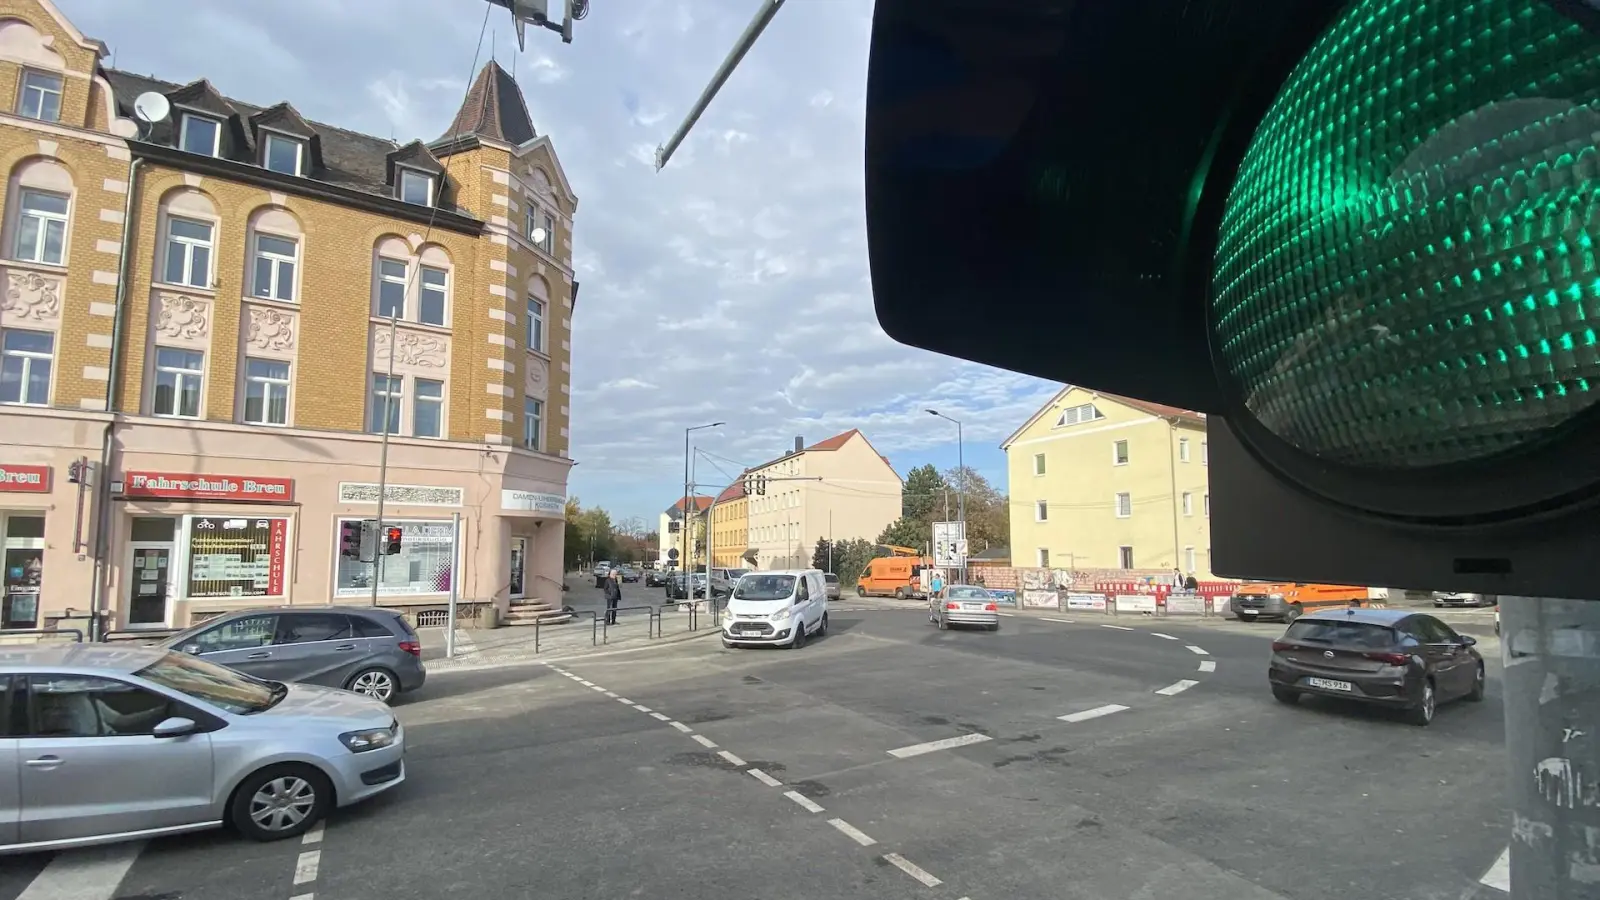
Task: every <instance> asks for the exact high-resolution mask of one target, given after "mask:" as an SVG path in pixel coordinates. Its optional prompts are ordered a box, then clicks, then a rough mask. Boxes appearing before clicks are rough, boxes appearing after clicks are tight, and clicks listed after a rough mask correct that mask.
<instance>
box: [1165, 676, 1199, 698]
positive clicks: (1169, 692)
mask: <svg viewBox="0 0 1600 900" xmlns="http://www.w3.org/2000/svg"><path fill="white" fill-rule="evenodd" d="M1199 683H1200V682H1198V681H1192V680H1190V679H1188V678H1185V679H1183V680H1182V681H1180V682H1177V683H1176V684H1169V685H1167V686H1166V687H1164V688H1162V689H1161V690H1159V691H1156V693H1158V694H1164V695H1166V696H1168V697H1171V696H1174V695H1176V694H1181V693H1183V692H1184V691H1187V690H1188V689H1189V688H1192V687H1194V686H1195V685H1197V684H1199Z"/></svg>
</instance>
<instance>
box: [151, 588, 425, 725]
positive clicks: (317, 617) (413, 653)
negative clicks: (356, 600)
mask: <svg viewBox="0 0 1600 900" xmlns="http://www.w3.org/2000/svg"><path fill="white" fill-rule="evenodd" d="M159 646H161V647H164V648H166V649H168V650H179V651H182V652H184V653H192V654H194V655H195V656H198V657H200V658H201V659H205V660H208V661H210V662H214V663H218V664H219V665H224V666H227V667H228V668H230V669H237V670H238V671H240V672H244V673H245V674H247V675H253V676H255V677H257V678H260V679H263V680H266V681H297V682H300V683H302V684H320V685H325V686H327V687H337V688H344V689H346V690H350V691H355V692H357V693H360V694H366V695H367V696H369V697H373V698H375V699H378V700H382V701H383V702H385V703H389V702H390V701H392V700H394V698H395V697H396V696H397V695H399V694H400V693H402V692H404V691H413V690H416V689H417V688H419V687H422V683H423V681H425V680H426V679H427V676H428V672H427V670H426V669H424V668H423V665H422V642H421V641H420V640H418V638H417V632H416V630H415V629H413V628H412V627H411V623H410V622H407V621H406V619H405V616H403V615H401V614H400V613H398V612H395V611H394V610H391V609H383V608H381V607H372V606H358V607H357V606H319V607H316V608H314V609H312V608H305V607H280V608H276V609H248V610H241V611H239V612H233V613H228V614H226V615H221V616H217V617H216V618H214V619H207V620H206V621H204V622H201V623H200V624H198V625H194V626H191V627H190V628H188V629H186V630H184V631H180V632H178V633H177V634H175V635H173V636H171V637H169V638H165V639H163V640H162V641H160V643H159Z"/></svg>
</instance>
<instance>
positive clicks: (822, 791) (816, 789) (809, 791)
mask: <svg viewBox="0 0 1600 900" xmlns="http://www.w3.org/2000/svg"><path fill="white" fill-rule="evenodd" d="M789 787H791V788H793V789H794V790H796V791H797V792H799V794H800V796H802V797H809V798H811V799H812V800H821V799H822V798H823V797H826V796H828V795H829V794H832V793H833V791H832V790H831V789H829V787H828V786H827V785H825V784H823V783H822V782H820V781H796V782H793V783H792V784H790V785H789Z"/></svg>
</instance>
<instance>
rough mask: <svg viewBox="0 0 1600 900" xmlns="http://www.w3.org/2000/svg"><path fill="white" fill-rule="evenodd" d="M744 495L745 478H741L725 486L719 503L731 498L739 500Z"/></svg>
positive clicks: (718, 497) (718, 500) (718, 496)
mask: <svg viewBox="0 0 1600 900" xmlns="http://www.w3.org/2000/svg"><path fill="white" fill-rule="evenodd" d="M743 496H744V479H740V480H738V481H735V482H734V483H733V484H730V485H728V486H727V487H726V488H723V490H722V493H720V494H718V495H717V502H718V503H727V502H728V501H729V500H737V499H739V498H740V497H743ZM678 502H679V503H682V502H683V501H682V500H680V501H678Z"/></svg>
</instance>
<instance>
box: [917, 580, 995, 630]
mask: <svg viewBox="0 0 1600 900" xmlns="http://www.w3.org/2000/svg"><path fill="white" fill-rule="evenodd" d="M928 619H929V621H931V622H933V623H934V624H935V625H938V626H939V628H940V629H941V630H944V629H948V628H949V627H950V626H951V625H977V626H979V627H980V628H987V629H989V630H990V631H999V630H1000V607H999V605H998V604H997V603H995V599H994V595H993V594H991V593H989V591H988V590H987V589H985V588H981V587H978V586H977V585H973V584H951V585H946V586H945V589H944V596H943V597H942V598H940V597H934V598H930V599H929V600H928Z"/></svg>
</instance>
